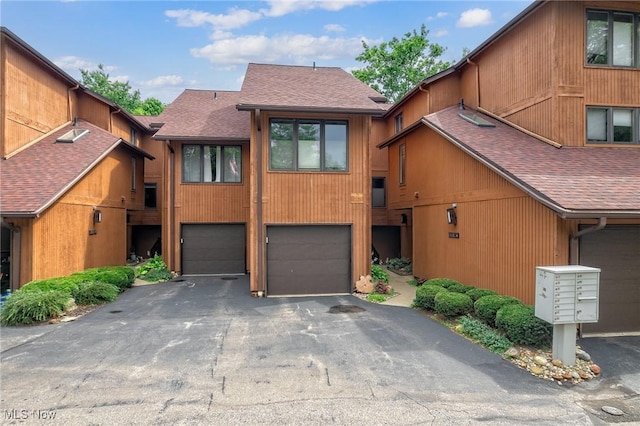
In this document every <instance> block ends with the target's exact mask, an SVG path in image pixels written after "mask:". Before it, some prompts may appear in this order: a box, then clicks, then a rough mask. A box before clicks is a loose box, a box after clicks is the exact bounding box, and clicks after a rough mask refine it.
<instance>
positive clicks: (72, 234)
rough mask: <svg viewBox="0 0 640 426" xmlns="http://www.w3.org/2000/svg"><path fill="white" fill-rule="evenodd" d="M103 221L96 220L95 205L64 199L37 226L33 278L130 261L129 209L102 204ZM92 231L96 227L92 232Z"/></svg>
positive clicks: (60, 274)
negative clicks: (73, 202) (127, 224)
mask: <svg viewBox="0 0 640 426" xmlns="http://www.w3.org/2000/svg"><path fill="white" fill-rule="evenodd" d="M100 210H101V211H102V222H101V223H96V224H94V223H93V206H91V205H79V204H68V203H66V202H60V203H57V204H56V205H54V206H53V207H52V208H50V209H49V210H47V211H46V212H45V213H44V214H43V215H42V216H41V217H40V218H38V219H36V220H35V222H34V226H33V237H34V238H33V251H32V253H31V256H32V257H33V259H32V263H33V264H32V271H33V275H32V279H45V278H52V277H56V276H63V275H68V274H71V273H73V272H77V271H82V270H84V269H87V268H93V267H97V266H107V265H123V264H125V262H126V256H127V254H126V253H127V247H126V237H127V234H126V210H125V209H122V208H107V207H100ZM89 230H95V231H96V233H95V234H94V235H89Z"/></svg>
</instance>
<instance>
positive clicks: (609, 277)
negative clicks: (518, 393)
mask: <svg viewBox="0 0 640 426" xmlns="http://www.w3.org/2000/svg"><path fill="white" fill-rule="evenodd" d="M580 264H582V265H586V266H593V267H596V268H600V269H601V273H600V295H599V299H600V304H599V320H598V322H597V323H591V324H583V325H582V330H583V333H584V334H585V335H588V334H599V333H612V334H620V333H628V332H634V333H635V332H640V315H638V312H640V226H635V225H632V226H621V225H620V226H615V225H613V226H607V227H606V228H605V229H603V230H601V231H598V232H595V233H592V234H587V235H584V236H583V237H582V238H581V241H580Z"/></svg>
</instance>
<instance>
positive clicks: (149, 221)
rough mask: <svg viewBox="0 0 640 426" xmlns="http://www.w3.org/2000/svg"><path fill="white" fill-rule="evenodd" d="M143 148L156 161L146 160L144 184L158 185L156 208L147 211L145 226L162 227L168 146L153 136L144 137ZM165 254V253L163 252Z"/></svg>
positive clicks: (144, 220)
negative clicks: (152, 137) (164, 177)
mask: <svg viewBox="0 0 640 426" xmlns="http://www.w3.org/2000/svg"><path fill="white" fill-rule="evenodd" d="M141 141H142V142H141V148H142V150H144V151H145V152H148V153H149V154H151V155H152V156H153V157H154V158H155V159H154V160H149V159H148V158H145V159H144V183H145V184H146V183H155V184H156V208H155V209H145V210H144V212H143V214H142V224H143V225H161V224H162V211H163V208H164V204H165V200H166V198H165V197H164V196H163V194H164V179H163V176H164V175H163V173H164V168H165V158H164V156H165V151H166V146H165V144H164V142H163V141H158V140H154V139H151V136H149V135H144V136H143V137H142V138H141ZM163 253H164V252H163Z"/></svg>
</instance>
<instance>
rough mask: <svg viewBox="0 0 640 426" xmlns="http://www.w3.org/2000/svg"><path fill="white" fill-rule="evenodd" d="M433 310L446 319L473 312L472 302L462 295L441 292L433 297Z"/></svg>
mask: <svg viewBox="0 0 640 426" xmlns="http://www.w3.org/2000/svg"><path fill="white" fill-rule="evenodd" d="M434 309H435V311H436V312H437V313H439V314H442V315H445V316H447V317H457V316H459V315H466V314H468V313H469V312H471V311H472V310H473V300H471V298H470V297H469V296H467V295H466V294H464V293H455V292H452V291H441V292H439V293H438V294H436V296H435V308H434Z"/></svg>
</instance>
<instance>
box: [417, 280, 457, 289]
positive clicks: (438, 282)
mask: <svg viewBox="0 0 640 426" xmlns="http://www.w3.org/2000/svg"><path fill="white" fill-rule="evenodd" d="M454 284H460V285H462V283H460V282H459V281H456V280H452V279H451V278H432V279H430V280H428V281H425V283H424V284H423V285H439V286H440V287H444V288H449V286H451V285H454Z"/></svg>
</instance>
